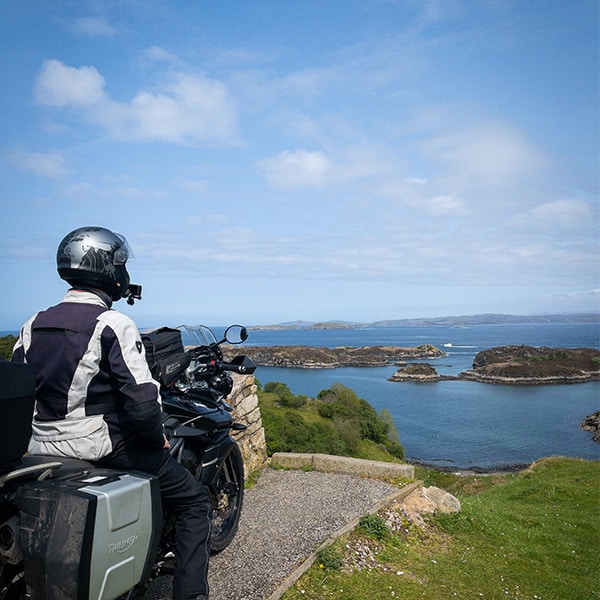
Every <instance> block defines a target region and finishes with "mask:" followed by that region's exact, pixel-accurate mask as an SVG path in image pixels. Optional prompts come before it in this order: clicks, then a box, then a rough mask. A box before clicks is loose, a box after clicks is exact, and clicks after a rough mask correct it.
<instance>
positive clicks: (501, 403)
mask: <svg viewBox="0 0 600 600" xmlns="http://www.w3.org/2000/svg"><path fill="white" fill-rule="evenodd" d="M213 329H214V331H215V333H216V334H217V335H220V334H222V333H223V328H219V327H215V328H213ZM8 333H12V334H18V332H15V331H5V332H2V331H0V335H6V334H8ZM246 344H247V345H256V346H272V345H304V346H323V347H331V348H333V347H336V346H354V347H361V346H388V345H395V346H419V345H421V344H433V345H435V346H437V347H438V348H440V349H441V350H443V351H444V352H445V356H444V357H442V358H438V359H429V360H428V361H426V362H430V363H431V364H433V366H435V368H436V370H437V371H438V372H439V373H441V374H445V375H458V374H459V373H460V372H461V371H465V370H466V369H469V368H471V365H472V362H473V358H474V357H475V355H476V354H477V353H478V352H480V351H481V350H485V349H488V348H492V347H495V346H505V345H520V344H526V345H530V346H548V347H563V348H598V349H600V323H544V324H539V323H536V324H518V325H473V326H468V327H446V326H425V325H423V326H413V327H407V326H402V327H357V328H352V329H277V330H271V329H257V330H250V331H249V338H248V341H247V342H246ZM239 349H240V354H242V353H243V345H242V346H239ZM415 362H417V361H415ZM395 370H396V367H394V366H393V365H390V366H386V367H362V368H339V369H288V368H278V367H258V368H257V370H256V373H255V375H256V377H257V379H258V380H259V381H260V382H261V383H262V384H263V385H264V384H266V383H268V382H269V381H277V382H281V383H285V384H287V385H288V386H289V388H290V389H291V391H292V392H293V393H294V394H305V395H307V396H309V397H315V396H316V395H317V394H318V393H319V392H320V391H321V390H324V389H327V388H329V387H331V386H332V385H333V384H334V383H341V384H343V385H345V386H347V387H349V388H351V389H352V390H354V392H355V393H356V394H357V395H358V396H359V397H360V398H364V399H365V400H367V401H368V402H369V403H370V404H371V405H372V406H373V407H374V408H375V409H376V410H378V411H381V410H383V409H386V410H387V411H389V413H390V414H391V415H392V417H393V420H394V424H395V427H396V431H397V433H398V437H399V439H400V441H401V443H402V444H403V446H404V448H405V450H406V457H407V459H408V460H409V461H411V462H415V463H420V464H426V465H431V466H435V467H440V468H444V469H457V470H463V469H472V470H476V469H482V470H503V469H508V468H515V467H521V466H523V465H528V464H531V463H532V462H534V461H536V460H538V459H540V458H543V457H548V456H556V455H559V456H571V457H578V458H585V459H594V460H598V459H600V444H598V443H597V442H594V441H593V440H592V436H591V434H590V433H589V432H587V431H584V430H583V429H581V427H580V425H581V422H582V421H583V419H584V418H585V417H586V416H587V415H590V414H592V413H593V412H595V411H597V410H600V382H599V381H594V382H589V383H582V384H571V385H567V384H565V385H534V386H513V385H490V384H483V383H478V382H473V381H461V380H451V381H439V382H434V383H410V382H391V381H388V378H389V377H390V376H391V375H392V374H393V373H394V372H395Z"/></svg>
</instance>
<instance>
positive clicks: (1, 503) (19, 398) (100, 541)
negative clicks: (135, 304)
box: [0, 325, 256, 600]
mask: <svg viewBox="0 0 600 600" xmlns="http://www.w3.org/2000/svg"><path fill="white" fill-rule="evenodd" d="M183 335H186V336H187V341H191V342H193V343H192V345H191V346H187V345H186V347H184V345H183ZM247 337H248V333H247V330H246V328H244V327H242V326H239V325H232V326H231V327H229V328H228V329H227V330H226V331H225V334H224V336H223V339H221V340H217V337H216V336H215V335H214V333H213V332H212V331H211V330H210V329H209V328H208V327H206V326H196V327H188V326H182V328H181V329H169V328H160V329H157V330H152V331H149V332H142V341H143V343H144V346H145V348H146V357H147V360H148V364H149V366H150V368H151V371H152V373H153V376H154V377H155V378H156V379H157V380H158V381H159V382H160V383H161V397H162V405H163V425H164V429H165V434H166V435H167V438H168V440H169V443H170V453H171V455H172V456H173V457H174V458H175V460H177V461H178V462H179V463H180V464H182V465H183V466H184V467H185V468H186V469H188V470H189V471H190V472H191V473H192V474H193V475H194V476H195V477H196V478H197V479H199V480H200V481H201V482H202V483H204V484H205V485H206V486H207V489H208V492H209V495H210V498H211V502H212V507H213V526H212V534H211V550H212V552H213V553H215V552H220V551H221V550H223V549H224V548H225V547H227V545H228V544H229V543H230V542H231V540H232V539H233V538H234V536H235V534H236V531H237V529H238V524H239V519H240V512H241V509H242V503H243V494H244V465H243V460H242V455H241V452H240V449H239V447H238V446H237V444H236V442H235V441H234V439H233V438H232V436H231V432H232V431H239V430H243V429H245V425H242V424H240V423H236V422H234V421H233V418H232V415H231V410H232V409H231V407H230V406H229V404H228V403H227V402H226V398H227V396H228V395H229V394H230V393H231V391H232V388H233V381H232V378H231V375H230V374H229V373H230V372H234V373H239V374H252V373H253V372H254V370H255V368H256V365H255V364H254V362H253V361H252V360H251V359H250V358H248V357H246V356H237V357H235V358H234V359H232V360H231V361H229V362H226V361H224V360H223V353H222V351H221V348H220V346H221V344H223V343H225V342H228V343H230V344H240V343H242V342H244V341H245V340H246V339H247ZM0 381H1V382H2V385H1V386H0V411H1V413H0V414H2V415H3V419H2V420H0V439H2V440H3V449H2V454H1V455H0V600H24V599H25V598H31V599H33V600H74V599H77V600H115V599H119V600H134V599H137V598H141V597H142V596H143V594H144V590H145V588H146V587H147V585H148V584H149V583H150V581H151V580H153V579H155V578H157V577H160V576H164V575H171V574H173V572H174V567H175V565H174V546H175V530H174V529H175V528H174V524H175V521H174V517H173V515H171V514H168V513H164V514H163V510H162V505H161V499H160V491H159V486H158V478H156V477H154V476H152V475H148V474H145V473H140V472H125V471H122V470H117V469H106V468H100V467H98V466H97V465H94V464H92V463H90V462H86V461H81V460H78V459H70V458H69V459H65V458H62V457H53V456H23V455H24V453H25V451H26V449H27V443H28V440H29V437H30V436H31V419H32V414H33V405H34V390H35V381H34V375H33V373H32V369H31V367H30V365H27V364H20V363H9V362H0Z"/></svg>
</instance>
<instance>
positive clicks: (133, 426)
mask: <svg viewBox="0 0 600 600" xmlns="http://www.w3.org/2000/svg"><path fill="white" fill-rule="evenodd" d="M12 360H14V361H20V362H27V363H30V364H32V365H33V366H34V368H35V374H36V405H35V412H34V419H33V436H32V439H31V441H30V444H29V452H30V453H31V454H50V455H54V456H69V457H75V458H83V459H87V460H98V459H100V458H104V457H106V456H107V455H109V454H110V453H111V452H113V451H114V450H116V449H117V448H119V449H120V448H121V447H122V445H124V446H125V447H127V446H128V445H129V444H131V445H135V446H137V447H139V446H140V445H142V446H144V447H147V448H148V449H160V448H162V447H163V444H164V439H163V428H162V420H161V403H160V393H159V384H158V382H156V381H155V380H154V379H152V375H151V374H150V370H149V368H148V365H147V363H146V358H145V352H144V346H143V344H142V340H141V337H140V333H139V330H138V328H137V326H136V325H135V323H134V322H133V321H132V320H131V319H130V318H129V317H127V316H126V315H124V314H122V313H119V312H117V311H115V310H112V309H110V308H109V307H108V306H107V305H106V304H105V303H104V301H103V300H102V299H101V298H100V297H99V296H97V295H96V294H94V293H92V292H88V291H81V290H69V292H67V295H66V296H65V298H64V299H63V301H62V302H61V303H60V304H57V305H56V306H53V307H51V308H49V309H47V310H45V311H42V312H39V313H37V314H36V315H34V316H33V317H32V318H31V319H29V321H27V323H25V325H23V328H22V329H21V334H20V336H19V340H18V341H17V343H16V344H15V347H14V350H13V358H12Z"/></svg>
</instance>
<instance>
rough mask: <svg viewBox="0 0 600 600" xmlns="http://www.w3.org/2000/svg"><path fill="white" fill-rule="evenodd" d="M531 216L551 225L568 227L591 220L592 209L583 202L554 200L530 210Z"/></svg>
mask: <svg viewBox="0 0 600 600" xmlns="http://www.w3.org/2000/svg"><path fill="white" fill-rule="evenodd" d="M531 216H532V217H533V218H534V219H536V220H539V221H542V222H543V223H546V224H551V225H561V224H562V225H568V224H572V223H579V222H581V221H582V220H586V219H590V218H592V216H593V215H592V209H591V207H590V205H589V204H588V203H587V202H584V201H583V200H554V201H553V202H546V203H545V204H540V205H539V206H535V207H534V208H533V209H531Z"/></svg>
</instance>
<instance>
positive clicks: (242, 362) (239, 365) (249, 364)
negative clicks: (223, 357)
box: [219, 356, 256, 375]
mask: <svg viewBox="0 0 600 600" xmlns="http://www.w3.org/2000/svg"><path fill="white" fill-rule="evenodd" d="M219 365H220V367H221V368H222V369H223V371H232V372H233V373H239V374H240V375H251V374H252V373H254V371H255V370H256V363H255V362H254V361H253V360H252V359H251V358H249V357H247V356H236V357H235V358H234V359H232V360H231V361H230V362H220V363H219Z"/></svg>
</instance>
